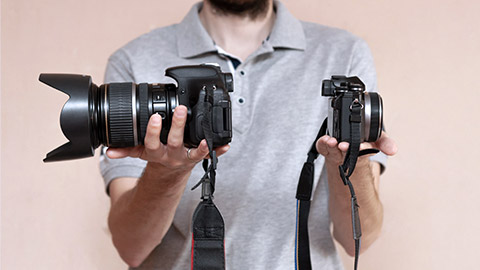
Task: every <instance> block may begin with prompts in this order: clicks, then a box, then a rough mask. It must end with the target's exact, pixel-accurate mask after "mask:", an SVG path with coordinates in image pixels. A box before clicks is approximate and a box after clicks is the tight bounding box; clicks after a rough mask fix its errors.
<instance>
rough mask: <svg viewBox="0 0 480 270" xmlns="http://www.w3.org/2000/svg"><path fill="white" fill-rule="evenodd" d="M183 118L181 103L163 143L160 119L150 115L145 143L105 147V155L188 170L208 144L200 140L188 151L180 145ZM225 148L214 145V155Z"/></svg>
mask: <svg viewBox="0 0 480 270" xmlns="http://www.w3.org/2000/svg"><path fill="white" fill-rule="evenodd" d="M186 121H187V108H186V107H185V106H183V105H180V106H178V107H176V108H175V111H174V113H173V117H172V126H171V128H170V131H169V133H168V138H167V144H166V145H165V144H162V143H161V141H160V132H161V130H162V118H161V117H160V115H158V114H153V115H152V116H151V117H150V121H149V122H148V126H147V133H146V135H145V145H139V146H136V147H128V148H109V149H108V150H107V156H108V157H109V158H123V157H127V156H129V157H138V158H141V159H143V160H146V161H148V162H149V163H152V164H149V165H152V166H164V167H167V168H169V169H172V170H178V169H179V170H191V169H192V168H193V166H194V165H195V164H196V163H198V162H199V161H202V160H203V159H204V158H206V157H207V156H208V147H207V143H206V141H205V139H204V140H202V141H201V142H200V144H199V145H198V147H197V148H193V149H191V151H190V154H188V153H187V152H188V149H187V148H185V147H184V142H183V136H184V129H185V123H186ZM228 149H229V146H228V145H224V146H222V147H219V148H217V149H216V151H217V156H220V155H222V154H224V153H225V152H226V151H227V150H228Z"/></svg>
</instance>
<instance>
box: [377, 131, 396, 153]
mask: <svg viewBox="0 0 480 270" xmlns="http://www.w3.org/2000/svg"><path fill="white" fill-rule="evenodd" d="M375 145H376V146H377V147H378V149H379V150H380V151H382V152H383V153H385V154H387V155H389V156H393V155H395V154H396V153H397V151H398V147H397V144H396V143H395V141H394V140H393V139H392V138H390V137H389V136H388V135H387V133H385V132H382V136H380V138H379V139H378V140H377V141H376V142H375Z"/></svg>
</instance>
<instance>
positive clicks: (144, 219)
mask: <svg viewBox="0 0 480 270" xmlns="http://www.w3.org/2000/svg"><path fill="white" fill-rule="evenodd" d="M186 120H187V108H186V107H185V106H178V107H177V108H175V112H174V113H173V118H172V126H171V128H170V132H169V134H168V139H167V144H162V143H161V141H160V131H161V130H162V118H161V117H160V115H158V114H154V115H152V116H151V117H150V121H149V122H148V126H147V134H146V135H145V145H140V146H136V147H130V148H109V149H108V150H107V156H108V157H110V158H123V157H137V158H141V159H144V160H146V161H148V163H147V166H146V168H145V170H144V172H143V175H142V176H141V177H140V178H139V179H138V181H137V179H136V178H127V177H124V178H117V179H115V180H113V181H112V182H111V183H110V186H109V190H110V200H111V208H110V214H109V219H108V224H109V228H110V231H111V233H112V240H113V243H114V245H115V247H116V248H117V250H118V252H119V254H120V256H121V257H122V259H123V260H124V261H125V262H126V263H127V264H129V265H130V266H132V267H137V266H139V265H140V264H141V263H142V262H143V260H145V258H146V257H147V256H148V254H150V252H151V251H152V250H153V249H154V248H155V247H156V246H157V245H158V244H159V243H160V242H161V241H162V239H163V237H164V236H165V234H166V233H167V231H168V228H169V227H170V225H171V224H172V221H173V217H174V214H175V211H176V209H177V207H178V204H179V202H180V199H181V197H182V194H183V192H184V189H185V186H186V184H187V182H188V178H189V176H190V173H191V171H192V169H193V167H194V166H195V164H197V163H198V162H200V161H202V160H203V159H204V158H206V157H207V156H208V152H209V151H208V147H207V143H206V141H205V140H202V142H200V144H199V146H198V148H194V149H192V150H191V151H190V154H188V149H187V148H185V146H184V144H183V135H184V128H185V123H186ZM228 148H229V146H228V145H225V146H221V147H219V148H217V149H216V151H217V155H218V156H219V155H221V154H223V153H225V152H226V151H227V150H228Z"/></svg>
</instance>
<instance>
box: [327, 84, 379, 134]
mask: <svg viewBox="0 0 480 270" xmlns="http://www.w3.org/2000/svg"><path fill="white" fill-rule="evenodd" d="M322 96H326V97H330V99H329V105H330V106H329V109H328V125H327V131H328V134H329V135H330V136H332V137H334V138H336V139H337V141H338V142H349V141H350V136H351V125H350V122H351V121H350V119H351V117H352V106H353V105H354V104H355V103H357V104H359V105H360V106H361V124H360V126H361V128H360V134H361V139H360V141H361V142H375V141H376V140H377V139H378V138H380V135H381V132H382V127H383V102H382V98H381V96H380V95H379V94H378V93H375V92H366V91H365V84H364V83H363V82H362V81H361V80H360V79H359V78H358V77H346V76H332V77H331V79H330V80H324V81H323V82H322Z"/></svg>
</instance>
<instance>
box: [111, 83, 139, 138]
mask: <svg viewBox="0 0 480 270" xmlns="http://www.w3.org/2000/svg"><path fill="white" fill-rule="evenodd" d="M108 103H109V111H108V127H109V130H108V134H109V137H110V140H109V141H110V145H109V146H113V147H128V146H134V145H135V142H134V136H133V114H132V83H111V84H110V89H109V91H108Z"/></svg>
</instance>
